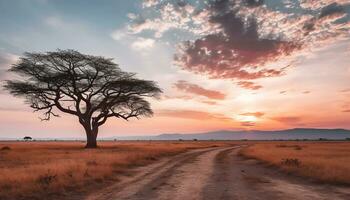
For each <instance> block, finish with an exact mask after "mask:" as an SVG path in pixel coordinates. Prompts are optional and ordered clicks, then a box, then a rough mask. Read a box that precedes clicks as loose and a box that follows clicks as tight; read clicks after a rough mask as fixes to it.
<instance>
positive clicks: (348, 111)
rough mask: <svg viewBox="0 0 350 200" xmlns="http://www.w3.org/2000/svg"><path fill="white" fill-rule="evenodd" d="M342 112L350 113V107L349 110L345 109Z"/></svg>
mask: <svg viewBox="0 0 350 200" xmlns="http://www.w3.org/2000/svg"><path fill="white" fill-rule="evenodd" d="M342 112H346V113H350V109H348V110H343V111H342Z"/></svg>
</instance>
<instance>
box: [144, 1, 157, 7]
mask: <svg viewBox="0 0 350 200" xmlns="http://www.w3.org/2000/svg"><path fill="white" fill-rule="evenodd" d="M157 4H159V0H143V2H142V6H143V7H144V8H147V7H152V6H156V5H157Z"/></svg>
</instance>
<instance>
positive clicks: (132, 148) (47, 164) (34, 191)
mask: <svg viewBox="0 0 350 200" xmlns="http://www.w3.org/2000/svg"><path fill="white" fill-rule="evenodd" d="M223 145H229V143H228V142H226V143H225V142H101V145H100V146H101V148H98V149H88V150H87V149H83V147H84V143H80V142H17V143H16V142H13V143H11V142H3V143H0V191H1V192H0V199H16V200H18V199H60V198H62V199H66V198H65V197H64V196H62V195H66V197H67V198H68V196H70V197H71V196H72V194H73V193H84V192H87V191H90V190H92V189H96V187H101V185H104V183H106V182H108V181H117V180H118V176H120V175H123V174H124V175H127V174H128V173H130V169H132V168H133V167H136V166H142V165H146V164H149V163H151V162H154V161H156V160H158V159H159V158H161V157H165V156H172V155H175V154H178V153H181V152H184V151H186V150H189V149H194V148H204V147H214V146H223Z"/></svg>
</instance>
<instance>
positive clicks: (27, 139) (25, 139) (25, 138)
mask: <svg viewBox="0 0 350 200" xmlns="http://www.w3.org/2000/svg"><path fill="white" fill-rule="evenodd" d="M32 139H33V138H32V137H30V136H25V137H24V138H23V140H24V141H29V140H32Z"/></svg>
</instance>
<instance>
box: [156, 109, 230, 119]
mask: <svg viewBox="0 0 350 200" xmlns="http://www.w3.org/2000/svg"><path fill="white" fill-rule="evenodd" d="M156 113H157V116H163V117H175V118H184V119H194V120H232V119H231V118H228V117H226V116H224V115H222V114H214V113H209V112H203V111H195V110H159V111H156Z"/></svg>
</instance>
